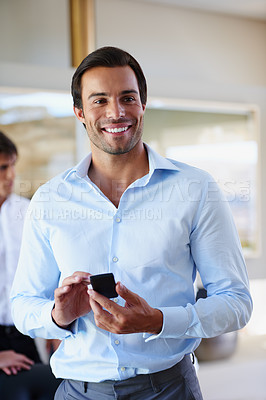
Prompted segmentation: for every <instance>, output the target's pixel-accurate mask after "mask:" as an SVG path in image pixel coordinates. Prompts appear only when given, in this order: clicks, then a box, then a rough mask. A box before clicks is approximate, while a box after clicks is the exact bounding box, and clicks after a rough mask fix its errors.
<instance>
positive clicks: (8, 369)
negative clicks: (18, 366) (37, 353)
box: [2, 367, 12, 375]
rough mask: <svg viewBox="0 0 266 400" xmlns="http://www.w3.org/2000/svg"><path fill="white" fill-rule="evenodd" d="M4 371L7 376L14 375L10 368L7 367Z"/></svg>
mask: <svg viewBox="0 0 266 400" xmlns="http://www.w3.org/2000/svg"><path fill="white" fill-rule="evenodd" d="M2 371H4V373H5V374H7V375H12V372H11V371H10V368H7V367H5V368H2Z"/></svg>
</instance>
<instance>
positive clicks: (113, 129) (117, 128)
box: [102, 125, 132, 135]
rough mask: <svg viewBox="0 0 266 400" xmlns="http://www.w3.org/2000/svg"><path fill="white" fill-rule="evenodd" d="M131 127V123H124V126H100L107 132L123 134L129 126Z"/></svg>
mask: <svg viewBox="0 0 266 400" xmlns="http://www.w3.org/2000/svg"><path fill="white" fill-rule="evenodd" d="M131 127H132V125H126V126H125V125H124V126H121V125H120V126H117V125H116V126H108V127H107V126H105V127H103V128H102V131H104V132H107V133H111V134H120V135H123V134H124V133H125V132H127V131H128V130H129V129H130V128H131Z"/></svg>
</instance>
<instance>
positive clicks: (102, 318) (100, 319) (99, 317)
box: [90, 299, 114, 330]
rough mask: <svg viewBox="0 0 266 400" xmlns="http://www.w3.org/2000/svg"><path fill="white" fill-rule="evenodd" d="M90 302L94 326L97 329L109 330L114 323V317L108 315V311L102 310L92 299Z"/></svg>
mask: <svg viewBox="0 0 266 400" xmlns="http://www.w3.org/2000/svg"><path fill="white" fill-rule="evenodd" d="M90 301H91V308H92V311H93V313H94V320H95V323H96V325H97V326H98V327H99V328H102V329H105V330H109V329H110V328H111V327H112V325H113V322H114V317H113V315H112V314H110V313H109V312H108V311H106V310H104V309H103V308H102V307H101V306H100V305H99V303H97V302H96V301H94V300H93V299H91V300H90Z"/></svg>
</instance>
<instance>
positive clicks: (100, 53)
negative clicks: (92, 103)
mask: <svg viewBox="0 0 266 400" xmlns="http://www.w3.org/2000/svg"><path fill="white" fill-rule="evenodd" d="M127 65H128V66H129V67H130V68H131V69H132V70H133V71H134V73H135V75H136V78H137V81H138V87H139V93H140V99H141V103H142V104H146V102H147V84H146V79H145V76H144V74H143V71H142V69H141V67H140V65H139V63H138V62H137V60H135V58H134V57H132V56H131V55H130V54H129V53H127V52H126V51H124V50H121V49H119V48H117V47H111V46H106V47H101V48H100V49H97V50H95V51H93V52H92V53H90V54H89V55H88V56H87V57H86V58H84V60H83V61H82V62H81V63H80V65H79V66H78V68H77V69H76V72H75V73H74V75H73V78H72V85H71V93H72V97H73V104H74V106H75V107H77V108H79V109H82V98H81V78H82V75H83V74H84V72H86V71H87V70H89V69H91V68H95V67H109V68H113V67H125V66H127Z"/></svg>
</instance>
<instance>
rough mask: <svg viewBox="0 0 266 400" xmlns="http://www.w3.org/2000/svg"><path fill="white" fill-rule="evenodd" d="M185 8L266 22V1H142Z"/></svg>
mask: <svg viewBox="0 0 266 400" xmlns="http://www.w3.org/2000/svg"><path fill="white" fill-rule="evenodd" d="M141 1H143V2H146V3H158V4H164V5H166V4H170V5H175V6H178V7H183V8H190V9H196V10H202V11H211V12H219V13H223V14H231V15H238V16H242V17H248V18H253V19H254V18H255V19H260V20H264V21H266V0H141Z"/></svg>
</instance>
